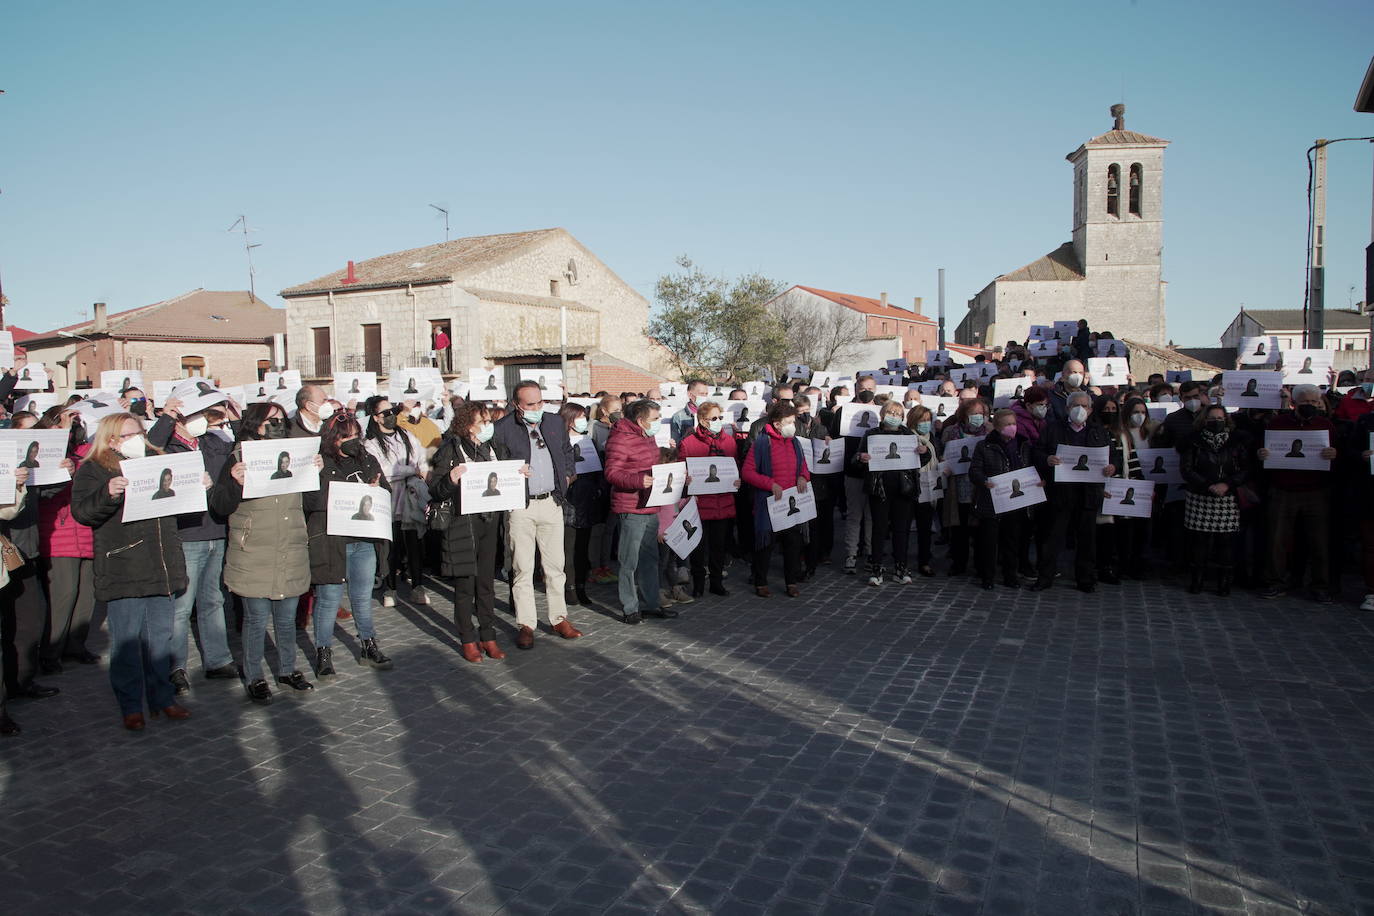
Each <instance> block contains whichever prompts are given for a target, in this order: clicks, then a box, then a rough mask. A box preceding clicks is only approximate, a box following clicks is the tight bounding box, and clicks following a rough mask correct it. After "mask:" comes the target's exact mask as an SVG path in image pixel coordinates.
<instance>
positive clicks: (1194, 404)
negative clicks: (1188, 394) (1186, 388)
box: [1183, 398, 1202, 413]
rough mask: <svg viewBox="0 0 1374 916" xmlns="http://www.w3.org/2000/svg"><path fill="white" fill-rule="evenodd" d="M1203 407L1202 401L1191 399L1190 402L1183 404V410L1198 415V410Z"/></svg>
mask: <svg viewBox="0 0 1374 916" xmlns="http://www.w3.org/2000/svg"><path fill="white" fill-rule="evenodd" d="M1201 406H1202V401H1200V400H1198V399H1197V398H1189V399H1188V400H1186V401H1184V402H1183V409H1184V410H1186V411H1188V412H1189V413H1197V411H1198V408H1199V407H1201Z"/></svg>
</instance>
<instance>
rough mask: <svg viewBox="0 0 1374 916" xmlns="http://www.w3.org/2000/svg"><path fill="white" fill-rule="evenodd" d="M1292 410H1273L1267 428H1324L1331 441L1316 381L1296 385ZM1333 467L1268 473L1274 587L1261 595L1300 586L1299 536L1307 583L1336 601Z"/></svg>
mask: <svg viewBox="0 0 1374 916" xmlns="http://www.w3.org/2000/svg"><path fill="white" fill-rule="evenodd" d="M1292 398H1293V410H1292V412H1291V413H1289V412H1287V411H1281V412H1279V413H1276V414H1274V416H1273V417H1272V418H1271V419H1270V420H1269V423H1268V425H1267V426H1266V431H1267V432H1276V431H1280V430H1294V431H1299V430H1300V431H1302V432H1315V431H1320V430H1325V431H1326V434H1327V436H1328V440H1327V441H1328V442H1330V441H1331V439H1330V438H1329V437H1331V436H1332V435H1333V433H1334V430H1335V426H1334V425H1333V424H1332V422H1331V420H1330V418H1329V417H1327V416H1326V402H1325V401H1324V400H1323V399H1322V394H1321V389H1319V388H1318V387H1317V386H1316V385H1295V386H1294V387H1293V395H1292ZM1256 454H1257V456H1258V457H1259V460H1260V461H1266V460H1268V458H1269V454H1270V453H1269V450H1268V449H1264V448H1261V449H1259V451H1258V452H1257V453H1256ZM1320 457H1321V458H1322V459H1323V460H1325V461H1330V460H1332V459H1334V458H1336V457H1337V451H1336V449H1334V448H1332V447H1330V446H1327V447H1326V448H1324V449H1322V451H1321V455H1320ZM1333 476H1334V475H1333V474H1332V473H1331V472H1330V471H1299V470H1290V469H1278V468H1274V469H1269V470H1266V471H1265V477H1266V479H1267V480H1268V483H1269V575H1270V581H1269V588H1268V589H1266V590H1265V591H1264V592H1263V593H1261V594H1260V597H1261V598H1279V597H1282V596H1283V595H1285V594H1287V593H1288V591H1289V590H1290V589H1298V588H1300V587H1301V585H1302V582H1301V579H1302V574H1301V572H1300V571H1299V572H1298V574H1297V576H1296V577H1295V578H1294V579H1290V567H1291V565H1292V558H1293V548H1294V545H1296V544H1297V543H1298V541H1299V540H1301V541H1302V543H1303V544H1305V545H1306V546H1307V571H1308V587H1309V588H1310V590H1311V595H1312V598H1313V599H1314V600H1316V601H1319V602H1321V603H1323V604H1329V603H1330V602H1331V601H1332V600H1334V594H1333V591H1334V589H1333V586H1334V585H1335V583H1332V582H1330V569H1329V566H1330V553H1329V540H1328V539H1329V531H1330V523H1331V487H1332V485H1333V481H1332V478H1333Z"/></svg>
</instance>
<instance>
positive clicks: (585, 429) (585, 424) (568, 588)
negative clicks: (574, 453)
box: [558, 401, 610, 605]
mask: <svg viewBox="0 0 1374 916" xmlns="http://www.w3.org/2000/svg"><path fill="white" fill-rule="evenodd" d="M558 415H559V416H560V417H561V418H562V419H563V425H564V426H565V428H566V430H567V434H568V438H569V441H571V439H572V437H573V436H580V437H581V439H579V441H578V444H577V445H576V446H574V450H576V449H578V448H585V449H591V450H594V451H595V453H596V457H597V458H598V459H600V458H602V457H603V456H602V455H601V452H600V450H599V449H597V448H596V443H595V442H593V441H592V438H591V436H590V435H588V433H589V432H590V431H591V423H590V422H589V421H588V419H587V408H585V407H583V406H582V405H581V404H574V403H573V402H572V401H565V402H564V404H563V406H562V407H560V408H558ZM609 507H610V495H609V493H608V491H607V489H606V476H605V474H603V473H602V472H601V471H585V472H581V473H578V474H577V475H576V476H574V477H573V480H572V483H570V484H568V511H565V512H564V516H563V521H564V524H563V556H564V558H565V564H566V558H567V557H571V558H572V568H573V574H572V581H570V582H567V583H566V584H565V585H564V586H563V600H564V601H565V602H566V603H567V604H569V605H576V604H583V605H585V604H587V603H589V600H590V599H589V598H588V597H587V580H588V578H589V577H590V576H591V571H592V566H591V563H592V554H593V553H595V554H597V555H600V553H601V545H600V544H597V545H595V547H593V545H592V535H593V534H599V533H600V531H602V530H604V523H605V521H606V515H607V513H608V510H609Z"/></svg>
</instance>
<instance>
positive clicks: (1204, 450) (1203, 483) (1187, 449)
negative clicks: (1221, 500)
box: [1178, 429, 1251, 495]
mask: <svg viewBox="0 0 1374 916" xmlns="http://www.w3.org/2000/svg"><path fill="white" fill-rule="evenodd" d="M1178 451H1179V470H1180V471H1181V472H1182V474H1183V485H1184V486H1186V487H1187V488H1188V492H1189V493H1197V494H1199V495H1200V494H1203V493H1206V492H1207V488H1208V487H1210V486H1212V485H1213V484H1217V483H1224V484H1227V485H1228V487H1229V488H1230V492H1232V493H1234V492H1235V491H1236V488H1237V487H1239V486H1241V485H1243V484H1244V483H1246V481H1248V480H1249V479H1250V473H1251V461H1250V454H1251V448H1250V437H1249V436H1247V435H1246V434H1245V433H1243V432H1241V431H1240V430H1238V429H1233V430H1231V434H1230V435H1229V436H1227V437H1226V444H1225V445H1223V446H1222V447H1221V448H1219V449H1212V448H1208V447H1207V446H1206V445H1205V444H1204V443H1203V441H1202V431H1201V430H1198V431H1196V432H1194V433H1193V434H1192V435H1190V436H1189V437H1188V438H1187V439H1185V440H1184V441H1183V442H1182V444H1181V445H1180V446H1179V450H1178Z"/></svg>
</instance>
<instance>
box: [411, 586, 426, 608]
mask: <svg viewBox="0 0 1374 916" xmlns="http://www.w3.org/2000/svg"><path fill="white" fill-rule="evenodd" d="M410 603H411V604H429V594H428V593H427V592H425V590H424V589H422V588H417V589H412V590H411V592H410Z"/></svg>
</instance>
